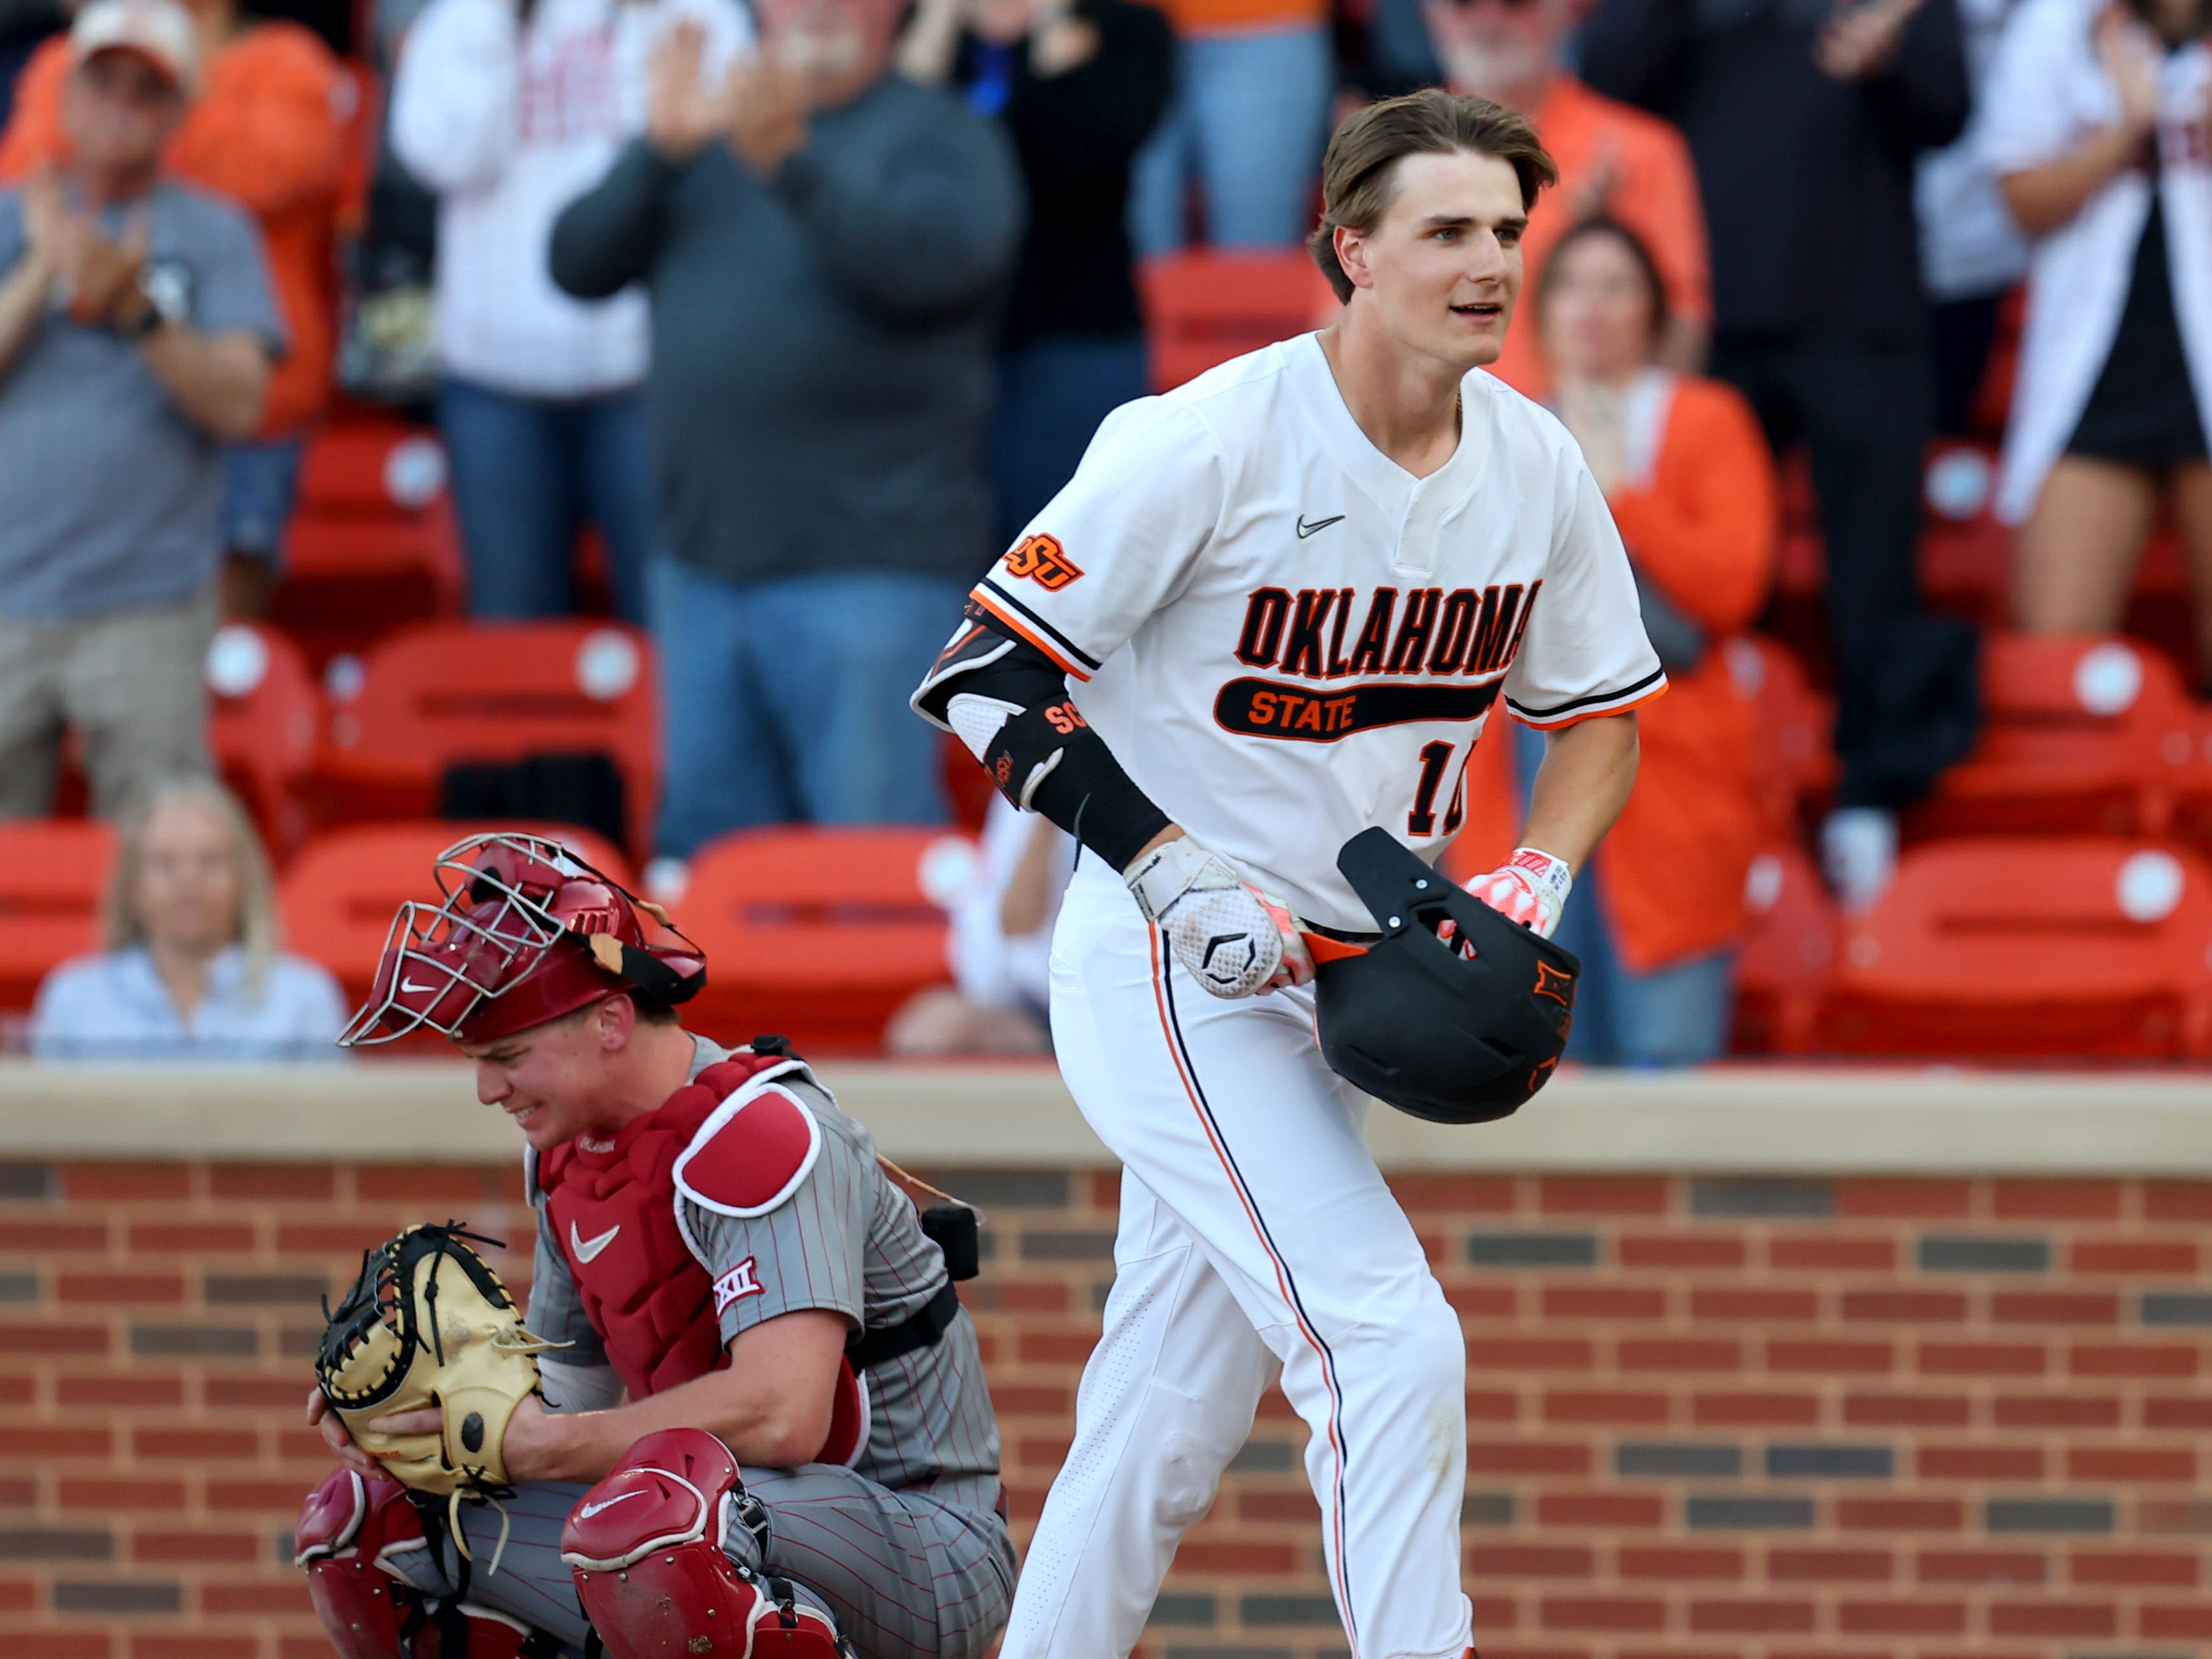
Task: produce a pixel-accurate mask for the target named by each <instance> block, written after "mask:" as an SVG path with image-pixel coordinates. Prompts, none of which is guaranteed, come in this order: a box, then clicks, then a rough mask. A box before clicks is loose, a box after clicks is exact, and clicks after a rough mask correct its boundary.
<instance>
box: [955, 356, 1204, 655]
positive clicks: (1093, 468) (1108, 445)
mask: <svg viewBox="0 0 2212 1659" xmlns="http://www.w3.org/2000/svg"><path fill="white" fill-rule="evenodd" d="M1225 494H1226V491H1225V487H1224V478H1223V473H1222V468H1221V464H1220V460H1219V456H1218V451H1217V446H1216V444H1215V442H1214V438H1213V433H1212V429H1211V428H1210V427H1208V426H1207V424H1206V422H1205V421H1204V420H1203V419H1202V418H1200V416H1199V415H1198V414H1197V413H1195V412H1194V411H1193V410H1192V409H1190V408H1189V407H1188V406H1185V405H1182V404H1176V403H1170V402H1168V401H1166V400H1163V399H1159V398H1144V399H1140V400H1138V401H1137V402H1135V403H1131V404H1125V405H1123V406H1121V408H1119V409H1117V410H1115V412H1113V413H1112V414H1111V415H1109V416H1108V417H1107V418H1106V419H1105V421H1104V422H1103V424H1101V425H1100V427H1099V429H1098V432H1097V436H1095V437H1093V438H1092V439H1091V447H1090V448H1088V449H1087V450H1085V453H1084V456H1083V462H1082V465H1081V466H1080V467H1078V468H1077V469H1076V473H1075V476H1074V477H1073V479H1070V480H1069V481H1068V483H1067V485H1066V488H1064V489H1063V490H1061V491H1060V494H1059V495H1057V496H1056V497H1054V498H1053V500H1052V502H1051V503H1049V504H1048V506H1047V507H1046V508H1045V509H1044V511H1043V512H1042V513H1041V514H1040V515H1038V516H1037V518H1036V521H1034V522H1033V523H1032V524H1031V525H1030V528H1029V531H1028V533H1027V534H1024V536H1023V537H1022V539H1021V540H1019V541H1018V542H1016V543H1015V544H1014V546H1013V547H1012V549H1010V550H1009V551H1008V552H1007V553H1006V557H1005V558H1001V559H1000V561H999V562H998V563H997V564H994V565H993V566H992V567H991V570H990V572H989V573H988V574H987V575H986V576H984V578H983V579H982V580H981V582H977V583H976V584H975V591H974V595H973V596H974V598H975V602H976V603H977V604H979V605H981V607H983V608H984V609H985V610H987V611H988V612H989V613H991V614H992V615H993V616H994V617H996V618H997V619H999V621H1000V622H1001V623H1003V624H1004V625H1006V626H1007V627H1008V628H1011V629H1012V631H1014V632H1015V633H1017V634H1018V635H1020V636H1021V637H1023V638H1024V639H1026V640H1028V641H1029V642H1030V643H1031V644H1033V645H1035V646H1036V648H1037V649H1038V650H1042V652H1043V653H1044V654H1045V655H1046V656H1048V657H1050V658H1051V659H1052V660H1053V662H1054V663H1055V664H1057V665H1058V666H1059V667H1060V668H1062V669H1064V670H1065V671H1066V673H1067V674H1070V675H1071V676H1072V677H1073V678H1074V679H1076V680H1088V679H1089V678H1090V677H1091V674H1093V673H1094V672H1096V671H1097V668H1098V666H1099V664H1100V663H1102V662H1104V661H1105V660H1106V658H1108V657H1109V656H1112V655H1113V654H1114V652H1115V650H1118V649H1120V647H1121V644H1122V643H1124V642H1125V641H1126V640H1127V639H1128V637H1129V636H1130V635H1131V634H1133V633H1134V632H1135V631H1137V628H1138V626H1139V625H1140V624H1141V623H1143V621H1144V620H1145V619H1146V617H1148V616H1150V615H1151V614H1152V613H1153V612H1154V611H1156V610H1158V609H1159V607H1161V606H1162V605H1164V604H1165V603H1167V602H1168V601H1170V599H1172V598H1173V597H1174V595H1175V594H1176V590H1177V589H1179V588H1180V586H1181V585H1182V582H1183V579H1184V577H1185V576H1187V574H1188V570H1189V567H1190V564H1191V561H1192V560H1193V559H1194V558H1196V557H1197V555H1198V553H1199V552H1200V549H1201V548H1202V547H1203V546H1205V544H1206V539H1207V537H1208V535H1209V534H1211V532H1212V526H1213V524H1214V521H1216V519H1218V517H1219V515H1220V513H1221V510H1222V506H1223V503H1224V500H1225Z"/></svg>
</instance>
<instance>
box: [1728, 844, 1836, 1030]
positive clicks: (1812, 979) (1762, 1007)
mask: <svg viewBox="0 0 2212 1659" xmlns="http://www.w3.org/2000/svg"><path fill="white" fill-rule="evenodd" d="M1744 901H1745V903H1746V905H1747V907H1748V908H1749V910H1750V912H1751V930H1750V931H1749V932H1748V933H1747V935H1746V936H1745V937H1744V942H1743V946H1742V948H1741V950H1739V951H1738V953H1737V955H1736V960H1735V1034H1734V1038H1733V1040H1731V1042H1730V1044H1729V1046H1730V1048H1731V1049H1732V1050H1733V1051H1734V1052H1736V1053H1739V1054H1802V1053H1804V1052H1806V1051H1807V1050H1808V1049H1809V1048H1810V1047H1811V1046H1812V1044H1813V1029H1814V1016H1815V1015H1816V1014H1817V1013H1818V1012H1819V1010H1820V997H1821V994H1822V993H1823V992H1824V991H1826V990H1827V988H1828V985H1829V982H1830V980H1831V979H1833V978H1834V976H1835V971H1836V942H1837V936H1838V933H1839V932H1840V931H1841V927H1842V924H1841V918H1838V915H1837V914H1836V906H1835V905H1834V904H1833V902H1832V901H1831V900H1830V899H1829V897H1828V894H1827V889H1826V887H1822V886H1821V884H1820V872H1819V871H1817V870H1815V869H1814V868H1813V861H1812V860H1811V859H1810V858H1808V857H1806V855H1805V851H1804V849H1803V848H1802V847H1801V846H1799V845H1797V844H1796V842H1794V841H1787V842H1780V843H1778V844H1777V845H1774V846H1772V847H1771V848H1769V849H1768V850H1767V851H1765V852H1762V853H1760V854H1759V857H1756V858H1754V859H1753V860H1752V864H1751V869H1750V872H1749V874H1748V875H1747V877H1746V878H1745V881H1744Z"/></svg>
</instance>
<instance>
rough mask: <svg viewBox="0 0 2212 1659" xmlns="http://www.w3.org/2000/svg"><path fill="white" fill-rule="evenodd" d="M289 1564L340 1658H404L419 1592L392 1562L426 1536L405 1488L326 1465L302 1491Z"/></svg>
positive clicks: (425, 1544) (423, 1544) (417, 1620)
mask: <svg viewBox="0 0 2212 1659" xmlns="http://www.w3.org/2000/svg"><path fill="white" fill-rule="evenodd" d="M292 1541H293V1549H294V1554H293V1557H292V1559H293V1562H294V1563H295V1564H296V1565H298V1566H301V1567H304V1568H305V1569H307V1594H308V1595H309V1596H310V1597H311V1598H312V1599H313V1601H314V1604H315V1613H316V1616H317V1617H318V1618H319V1619H321V1620H322V1621H323V1628H324V1629H325V1631H327V1632H329V1633H330V1638H331V1645H332V1646H333V1647H335V1648H336V1649H337V1650H338V1656H339V1659H408V1650H409V1648H410V1645H411V1643H412V1638H413V1637H414V1635H415V1633H416V1631H417V1630H419V1629H420V1628H421V1627H422V1620H423V1608H422V1595H421V1594H420V1593H419V1592H418V1591H416V1589H415V1587H414V1586H413V1585H411V1584H410V1583H407V1581H406V1580H404V1578H401V1577H399V1576H398V1572H397V1571H396V1570H395V1569H394V1568H393V1567H392V1565H391V1563H392V1559H393V1558H395V1557H397V1556H400V1555H404V1554H406V1553H408V1552H410V1551H415V1550H427V1549H428V1548H429V1547H430V1541H429V1540H428V1539H427V1538H425V1537H424V1536H423V1534H422V1522H421V1520H420V1519H419V1518H418V1517H417V1516H416V1513H415V1506H414V1505H413V1504H412V1503H409V1502H408V1501H407V1489H406V1488H405V1487H404V1486H402V1485H400V1484H399V1483H398V1481H396V1480H387V1479H383V1478H382V1477H379V1478H377V1479H371V1480H364V1479H362V1477H361V1476H359V1475H357V1474H356V1473H354V1472H353V1471H352V1470H350V1469H333V1470H332V1471H331V1473H329V1474H327V1475H325V1476H324V1477H323V1480H322V1484H321V1485H319V1486H317V1487H316V1488H315V1489H314V1491H311V1492H309V1493H308V1494H307V1502H306V1503H304V1504H302V1505H301V1509H300V1525H299V1529H298V1530H297V1531H296V1532H295V1533H294V1534H293V1540H292Z"/></svg>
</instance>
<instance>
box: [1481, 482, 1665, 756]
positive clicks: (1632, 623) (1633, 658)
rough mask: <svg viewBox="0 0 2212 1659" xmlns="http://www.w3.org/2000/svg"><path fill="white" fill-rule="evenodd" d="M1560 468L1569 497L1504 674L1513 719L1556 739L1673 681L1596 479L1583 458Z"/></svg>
mask: <svg viewBox="0 0 2212 1659" xmlns="http://www.w3.org/2000/svg"><path fill="white" fill-rule="evenodd" d="M1561 464H1562V465H1563V466H1565V467H1567V468H1568V469H1570V471H1571V473H1572V477H1571V479H1569V480H1568V482H1567V484H1566V487H1565V491H1563V494H1564V497H1565V502H1566V511H1565V514H1564V515H1563V516H1562V518H1561V520H1560V523H1559V534H1558V536H1557V538H1556V539H1555V540H1553V546H1552V556H1551V558H1550V559H1549V560H1548V561H1547V564H1545V566H1544V579H1543V587H1542V589H1541V591H1540V592H1538V593H1537V594H1536V595H1535V596H1534V599H1532V600H1531V601H1529V607H1528V631H1526V633H1524V634H1523V635H1522V643H1521V654H1520V655H1519V656H1517V657H1516V658H1515V659H1514V661H1513V666H1512V668H1511V669H1510V671H1508V673H1507V674H1506V676H1505V706H1506V707H1507V708H1508V709H1509V710H1510V711H1512V714H1513V717H1514V718H1515V719H1516V720H1519V721H1522V723H1525V724H1528V725H1531V726H1541V727H1543V728H1545V729H1547V730H1553V731H1556V730H1558V729H1559V728H1561V727H1564V726H1571V725H1573V724H1574V723H1575V722H1577V720H1586V719H1589V717H1591V716H1593V715H1601V714H1616V713H1618V712H1620V711H1621V710H1623V709H1626V708H1629V707H1631V706H1632V705H1634V704H1638V703H1641V702H1644V701H1645V700H1647V699H1648V698H1650V697H1652V696H1653V695H1654V694H1655V693H1656V692H1659V691H1660V690H1662V689H1663V688H1664V686H1665V685H1666V683H1667V676H1666V674H1664V673H1663V672H1662V670H1661V668H1660V667H1659V656H1658V653H1657V652H1656V651H1654V650H1652V649H1651V642H1650V639H1649V638H1648V637H1646V636H1645V634H1644V609H1643V607H1642V605H1641V604H1640V603H1639V602H1638V600H1637V597H1636V579H1635V577H1634V576H1632V574H1631V573H1630V570H1629V564H1628V554H1627V552H1626V550H1625V549H1624V548H1623V547H1622V546H1621V545H1620V531H1619V530H1618V529H1616V528H1613V514H1612V513H1611V512H1610V511H1609V510H1608V509H1607V507H1606V504H1605V497H1604V496H1603V495H1602V494H1601V493H1600V491H1599V490H1598V487H1597V480H1596V479H1595V478H1593V477H1591V475H1590V470H1589V466H1588V465H1587V464H1586V463H1585V462H1584V461H1583V459H1582V456H1581V455H1580V454H1578V453H1577V454H1563V455H1562V457H1561Z"/></svg>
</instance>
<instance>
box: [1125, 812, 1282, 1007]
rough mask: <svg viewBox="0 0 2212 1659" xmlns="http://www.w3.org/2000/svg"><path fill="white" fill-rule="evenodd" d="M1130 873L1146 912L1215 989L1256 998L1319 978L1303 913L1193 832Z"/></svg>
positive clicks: (1217, 992)
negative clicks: (1301, 924)
mask: <svg viewBox="0 0 2212 1659" xmlns="http://www.w3.org/2000/svg"><path fill="white" fill-rule="evenodd" d="M1127 881H1128V883H1129V891H1130V892H1131V893H1132V894H1134V895H1135V896H1136V900H1137V908H1138V909H1139V910H1141V911H1142V912H1144V913H1145V919H1146V921H1148V922H1150V923H1152V924H1153V925H1154V926H1156V927H1158V928H1159V929H1160V930H1162V931H1163V932H1164V933H1165V934H1166V935H1167V936H1168V943H1169V945H1170V947H1171V948H1173V949H1174V951H1175V954H1176V959H1177V960H1178V961H1181V962H1182V965H1183V966H1184V967H1187V968H1188V969H1189V970H1190V975H1191V978H1193V979H1196V980H1197V981H1198V982H1199V984H1200V985H1204V986H1205V987H1206V989H1207V990H1208V991H1212V993H1213V994H1214V995H1215V996H1217V997H1250V996H1253V995H1255V994H1256V993H1258V992H1260V991H1273V990H1276V989H1278V988H1279V987H1280V986H1283V985H1304V984H1306V983H1307V982H1308V981H1309V980H1310V979H1312V978H1313V976H1314V961H1313V955H1312V953H1311V952H1310V951H1309V950H1308V949H1307V948H1306V943H1305V941H1304V938H1302V937H1301V936H1299V933H1298V924H1297V918H1295V917H1294V916H1292V915H1291V912H1289V911H1288V910H1287V909H1285V907H1284V906H1281V905H1279V904H1277V903H1275V902H1274V901H1273V900H1271V899H1269V898H1267V896H1266V895H1265V894H1262V893H1261V891H1260V890H1259V889H1258V888H1257V887H1254V886H1253V885H1252V884H1251V883H1250V882H1249V881H1245V880H1244V879H1243V877H1242V876H1241V875H1238V874H1237V871H1236V870H1235V869H1233V868H1231V865H1230V864H1229V863H1228V861H1227V860H1225V859H1224V858H1223V857H1221V856H1220V855H1219V854H1218V853H1216V852H1214V851H1212V849H1210V848H1208V847H1206V846H1205V845H1203V844H1201V843H1200V842H1198V841H1196V840H1194V839H1192V838H1191V837H1189V836H1188V835H1186V836H1182V837H1181V838H1179V839H1176V840H1173V841H1170V842H1168V843H1166V844H1165V845H1162V846H1158V847H1156V848H1154V849H1153V850H1152V851H1150V852H1148V853H1146V855H1145V856H1144V857H1141V858H1139V860H1137V862H1136V863H1135V864H1134V865H1133V866H1132V867H1131V868H1130V869H1129V871H1128V874H1127Z"/></svg>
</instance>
